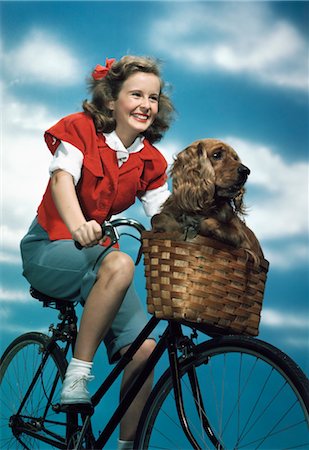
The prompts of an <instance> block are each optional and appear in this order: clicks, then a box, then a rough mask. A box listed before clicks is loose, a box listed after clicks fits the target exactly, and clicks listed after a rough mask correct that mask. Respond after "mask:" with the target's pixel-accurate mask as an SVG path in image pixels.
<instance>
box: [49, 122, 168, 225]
mask: <svg viewBox="0 0 309 450" xmlns="http://www.w3.org/2000/svg"><path fill="white" fill-rule="evenodd" d="M104 137H105V139H106V143H107V145H108V146H109V147H110V148H111V149H112V150H114V151H115V152H116V154H117V160H118V167H121V166H122V164H124V163H125V162H126V161H127V160H128V159H129V156H130V153H136V152H139V151H141V150H142V148H143V146H144V144H143V140H144V137H137V139H135V141H134V142H133V144H132V145H131V146H130V147H128V148H126V147H125V146H124V145H123V143H122V142H121V140H120V139H119V137H118V136H117V134H116V132H115V131H112V132H111V133H104ZM83 160H84V155H83V153H82V152H81V151H80V150H79V149H78V148H76V147H75V146H74V145H72V144H69V143H68V142H64V141H62V142H61V143H60V145H59V146H58V148H57V150H56V152H55V154H54V157H53V160H52V162H51V164H50V166H49V173H50V175H52V174H53V172H54V171H55V170H58V169H61V170H65V171H66V172H68V173H69V174H71V175H72V177H73V179H74V184H75V186H76V185H77V183H78V181H79V179H80V176H81V169H82V165H83ZM170 194H171V193H170V191H169V189H168V184H167V183H164V185H163V186H160V187H158V188H156V189H152V190H149V191H146V192H145V194H144V195H143V196H142V197H141V198H140V200H141V202H142V205H143V208H144V211H145V213H146V215H147V216H148V217H152V216H153V215H154V214H157V213H158V212H160V209H161V206H162V205H163V203H164V202H165V200H166V199H167V198H168V197H169V196H170Z"/></svg>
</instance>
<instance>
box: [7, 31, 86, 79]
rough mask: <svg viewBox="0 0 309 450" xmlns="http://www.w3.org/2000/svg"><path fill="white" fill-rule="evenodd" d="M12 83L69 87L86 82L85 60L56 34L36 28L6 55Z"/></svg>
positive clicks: (8, 72)
mask: <svg viewBox="0 0 309 450" xmlns="http://www.w3.org/2000/svg"><path fill="white" fill-rule="evenodd" d="M3 67H4V69H5V70H6V73H7V74H8V75H9V77H10V80H11V83H12V82H13V83H19V82H22V83H37V82H40V83H44V85H45V86H46V85H48V84H50V85H57V86H58V85H60V86H68V85H72V84H75V83H76V82H78V81H83V78H84V72H83V67H84V64H83V62H82V61H81V60H80V59H79V58H78V57H77V56H75V55H74V53H73V52H72V51H71V50H70V49H69V48H68V47H66V46H65V44H64V43H63V42H61V40H60V39H59V38H58V37H57V36H56V35H54V34H51V33H49V32H48V31H46V30H44V31H43V30H40V29H33V30H32V31H30V33H29V34H28V35H26V36H25V38H24V40H23V41H22V42H21V43H20V44H19V46H16V47H15V48H13V49H12V50H10V51H9V52H6V53H5V54H4V55H3Z"/></svg>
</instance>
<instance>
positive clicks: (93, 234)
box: [72, 220, 102, 247]
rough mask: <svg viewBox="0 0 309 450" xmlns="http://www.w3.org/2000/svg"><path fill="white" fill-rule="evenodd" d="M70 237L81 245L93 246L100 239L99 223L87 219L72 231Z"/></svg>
mask: <svg viewBox="0 0 309 450" xmlns="http://www.w3.org/2000/svg"><path fill="white" fill-rule="evenodd" d="M72 238H73V240H74V241H77V242H79V243H80V245H81V246H82V247H93V246H94V245H97V244H98V243H99V242H100V241H101V240H102V228H101V225H100V224H99V223H98V222H96V221H95V220H89V222H85V223H83V224H82V225H81V226H80V227H79V228H77V230H75V231H73V232H72Z"/></svg>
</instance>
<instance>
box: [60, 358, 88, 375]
mask: <svg viewBox="0 0 309 450" xmlns="http://www.w3.org/2000/svg"><path fill="white" fill-rule="evenodd" d="M92 366H93V363H92V362H88V361H82V360H81V359H77V358H72V359H71V361H70V363H69V365H68V368H67V371H66V374H67V375H68V374H70V375H71V374H73V373H75V372H76V373H77V372H78V373H79V374H82V375H89V374H90V372H91V369H92Z"/></svg>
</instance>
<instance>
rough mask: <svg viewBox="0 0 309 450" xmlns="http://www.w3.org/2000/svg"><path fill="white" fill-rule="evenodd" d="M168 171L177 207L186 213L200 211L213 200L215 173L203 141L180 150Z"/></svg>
mask: <svg viewBox="0 0 309 450" xmlns="http://www.w3.org/2000/svg"><path fill="white" fill-rule="evenodd" d="M170 173H171V176H172V179H173V194H174V198H175V201H177V203H178V206H179V208H181V209H182V210H184V211H185V212H187V213H188V212H190V213H201V212H202V211H204V210H205V209H206V208H207V207H209V205H210V204H211V203H212V202H213V197H214V192H215V183H214V181H215V174H214V170H213V167H212V164H211V162H210V160H209V158H208V156H207V151H206V146H205V143H204V142H203V141H199V142H197V143H195V144H193V145H191V146H189V147H187V148H186V149H185V150H183V151H182V152H180V153H179V154H178V155H177V157H176V160H175V161H174V164H173V166H172V169H171V172H170Z"/></svg>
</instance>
